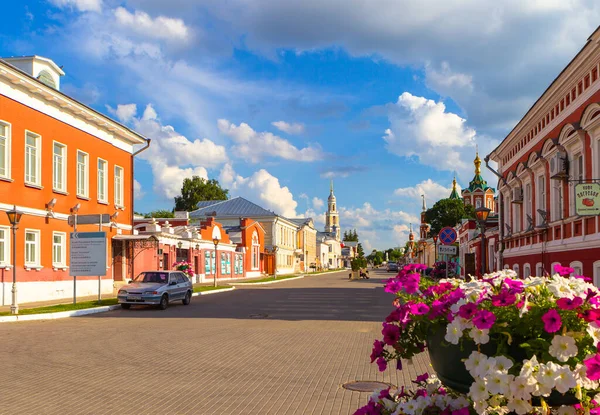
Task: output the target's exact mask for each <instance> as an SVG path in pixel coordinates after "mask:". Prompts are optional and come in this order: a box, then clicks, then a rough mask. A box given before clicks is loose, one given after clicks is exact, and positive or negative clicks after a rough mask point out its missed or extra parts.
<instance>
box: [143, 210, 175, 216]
mask: <svg viewBox="0 0 600 415" xmlns="http://www.w3.org/2000/svg"><path fill="white" fill-rule="evenodd" d="M144 217H145V218H174V217H175V214H174V213H173V211H172V210H166V209H158V210H153V211H152V212H150V213H145V214H144Z"/></svg>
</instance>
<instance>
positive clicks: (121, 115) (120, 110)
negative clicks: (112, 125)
mask: <svg viewBox="0 0 600 415" xmlns="http://www.w3.org/2000/svg"><path fill="white" fill-rule="evenodd" d="M107 108H108V111H109V112H110V113H111V114H114V115H115V116H116V117H117V119H118V120H119V121H121V122H122V123H125V124H127V123H129V122H131V121H132V120H133V117H135V116H136V114H137V105H136V104H118V105H117V109H116V110H115V109H113V108H111V107H110V106H107Z"/></svg>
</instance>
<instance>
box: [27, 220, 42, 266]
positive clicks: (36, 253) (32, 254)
mask: <svg viewBox="0 0 600 415" xmlns="http://www.w3.org/2000/svg"><path fill="white" fill-rule="evenodd" d="M39 265H40V231H33V230H28V229H26V230H25V266H27V267H31V266H39Z"/></svg>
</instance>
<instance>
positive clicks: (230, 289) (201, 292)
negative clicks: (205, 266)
mask: <svg viewBox="0 0 600 415" xmlns="http://www.w3.org/2000/svg"><path fill="white" fill-rule="evenodd" d="M233 290H235V287H229V288H221V289H220V290H210V291H200V292H199V293H193V294H192V297H198V296H199V295H209V294H218V293H226V292H227V291H233Z"/></svg>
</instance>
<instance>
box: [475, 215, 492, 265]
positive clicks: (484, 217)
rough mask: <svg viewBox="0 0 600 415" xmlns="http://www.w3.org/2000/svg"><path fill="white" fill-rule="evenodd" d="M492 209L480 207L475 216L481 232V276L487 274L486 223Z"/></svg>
mask: <svg viewBox="0 0 600 415" xmlns="http://www.w3.org/2000/svg"><path fill="white" fill-rule="evenodd" d="M490 212H491V209H488V208H486V207H485V206H480V207H478V208H477V209H475V215H477V223H478V224H479V230H480V232H481V275H483V274H485V270H486V266H485V223H486V221H487V218H488V215H489V214H490Z"/></svg>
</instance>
